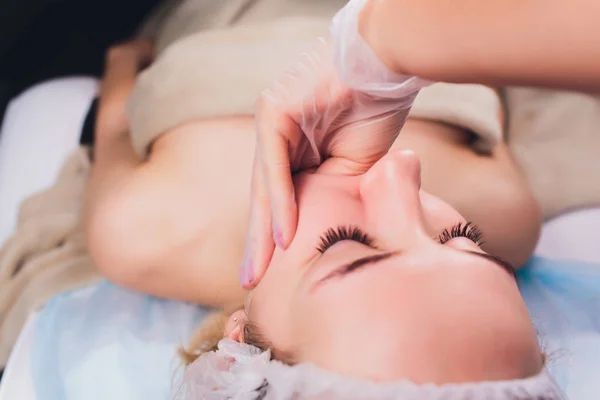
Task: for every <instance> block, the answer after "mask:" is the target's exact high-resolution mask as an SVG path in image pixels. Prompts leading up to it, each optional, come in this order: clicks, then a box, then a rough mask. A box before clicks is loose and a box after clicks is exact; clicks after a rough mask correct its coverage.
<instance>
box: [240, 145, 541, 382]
mask: <svg viewBox="0 0 600 400" xmlns="http://www.w3.org/2000/svg"><path fill="white" fill-rule="evenodd" d="M295 187H296V196H297V201H298V207H299V220H298V229H297V232H296V236H295V238H294V241H293V242H292V243H291V245H290V246H289V248H288V249H287V250H285V251H282V250H280V249H277V250H276V251H275V253H274V255H273V258H272V261H271V264H270V266H269V268H268V270H267V272H266V275H265V276H264V278H263V279H262V281H261V283H260V284H259V285H258V287H257V288H256V289H254V290H253V291H252V292H251V293H250V294H249V296H248V300H247V303H246V311H247V313H248V317H249V319H250V320H251V321H252V322H253V323H254V324H255V325H256V326H257V327H258V329H259V330H260V333H261V334H262V335H263V336H264V337H265V339H267V340H268V341H269V342H271V344H272V345H273V347H274V348H276V349H278V350H279V351H281V352H286V353H290V354H293V356H294V360H295V361H297V362H312V363H315V364H317V365H319V366H321V367H322V368H325V369H328V370H332V371H335V372H338V373H341V374H344V375H349V376H353V377H357V378H365V379H372V380H377V381H390V380H398V379H404V378H406V379H410V380H413V381H415V382H436V383H443V382H464V381H476V380H495V379H512V378H516V377H523V376H529V375H533V374H535V373H537V372H538V371H539V370H540V368H541V365H542V356H541V352H540V349H539V347H538V344H537V337H536V332H535V329H534V327H533V326H532V323H531V320H530V317H529V315H528V313H527V310H526V308H525V305H524V303H523V300H522V299H521V296H520V295H519V291H518V288H517V285H516V282H515V279H514V277H513V275H512V274H511V273H510V272H509V271H507V270H506V269H505V268H504V266H502V265H501V264H502V263H501V262H498V261H494V260H493V259H491V258H489V257H488V256H487V255H486V253H484V252H483V251H482V250H481V249H480V248H479V247H478V245H477V244H476V243H474V242H473V241H471V240H470V239H469V238H466V237H455V238H451V239H450V240H448V241H446V242H445V243H443V244H441V243H440V242H439V241H438V240H437V238H438V236H439V235H440V233H442V232H443V231H444V230H445V229H448V230H450V229H451V228H452V227H453V226H455V225H456V224H458V223H462V224H463V226H464V224H465V222H466V221H465V220H464V219H463V217H462V216H461V215H460V214H459V213H458V212H457V211H456V210H454V209H453V208H452V207H451V206H449V205H448V204H446V203H445V202H443V201H442V200H440V199H439V198H436V197H434V196H432V195H430V194H427V193H425V192H423V191H422V190H420V163H419V160H418V158H417V157H416V155H415V154H414V153H412V152H409V151H394V152H390V153H389V154H388V155H387V156H385V157H384V158H383V159H381V160H380V161H379V162H378V163H377V164H376V165H374V166H373V167H372V168H371V169H370V170H369V171H368V172H367V173H366V174H365V175H362V176H357V177H339V176H335V177H333V176H328V175H322V174H319V173H313V174H301V175H298V176H297V177H296V179H295ZM466 195H468V194H466ZM481 206H482V207H485V205H484V204H482V205H481ZM491 212H493V211H491ZM338 227H345V228H347V229H346V231H355V232H351V233H355V234H354V236H353V238H351V239H346V240H340V241H337V242H336V243H333V244H332V243H331V241H332V240H329V243H327V240H326V241H325V244H324V243H323V241H322V237H324V236H327V232H328V231H329V230H330V229H333V230H334V231H337V229H338ZM358 230H360V232H361V233H360V234H359V233H358V232H357V231H358ZM362 233H364V234H365V235H367V236H368V240H367V241H364V240H363V242H360V241H357V240H362V239H361V234H362ZM330 239H336V235H335V234H334V235H333V237H330ZM446 239H447V238H446ZM329 244H332V245H331V246H329ZM319 247H320V249H319ZM324 247H327V248H326V249H324ZM320 250H324V251H323V252H321V251H320Z"/></svg>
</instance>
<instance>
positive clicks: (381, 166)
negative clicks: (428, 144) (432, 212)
mask: <svg viewBox="0 0 600 400" xmlns="http://www.w3.org/2000/svg"><path fill="white" fill-rule="evenodd" d="M420 188H421V162H420V161H419V158H418V157H417V155H416V154H415V153H414V152H412V151H410V150H393V151H390V152H389V153H388V154H387V155H386V156H385V157H383V158H382V159H381V160H379V161H378V162H377V163H376V164H375V165H374V166H373V167H372V168H371V169H370V170H369V171H368V172H367V173H366V174H365V175H364V176H363V177H362V180H361V182H360V195H361V199H362V203H363V207H364V213H365V220H366V222H367V228H368V229H369V232H370V233H372V234H373V235H375V237H376V238H377V239H378V241H380V242H382V244H383V245H385V246H389V247H394V248H397V247H399V246H408V245H411V244H414V243H415V242H416V241H418V240H419V238H420V237H424V236H426V228H425V222H424V216H423V208H422V205H421V198H420V194H419V191H420Z"/></svg>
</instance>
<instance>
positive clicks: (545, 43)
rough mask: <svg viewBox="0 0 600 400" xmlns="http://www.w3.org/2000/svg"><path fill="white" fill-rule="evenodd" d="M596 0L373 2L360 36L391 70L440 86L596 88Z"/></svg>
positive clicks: (599, 82)
mask: <svg viewBox="0 0 600 400" xmlns="http://www.w3.org/2000/svg"><path fill="white" fill-rule="evenodd" d="M599 15H600V3H598V2H596V1H594V0H574V1H571V2H568V3H567V2H565V1H562V0H493V1H492V0H490V1H480V0H452V1H449V0H378V1H370V2H368V3H367V6H366V7H365V9H364V11H363V13H362V14H361V22H360V30H361V33H362V35H363V37H364V38H365V40H366V41H367V42H368V43H369V44H370V45H371V46H372V47H373V49H374V50H375V52H376V53H377V55H378V56H379V57H380V58H381V59H382V61H383V62H384V63H386V64H387V65H388V67H390V68H391V69H393V70H395V71H397V72H400V73H409V74H413V75H418V76H421V77H424V78H429V79H432V80H437V81H446V82H456V83H465V82H470V83H482V84H487V85H492V86H502V85H532V86H549V87H558V88H569V89H582V90H597V89H600V72H599V71H600V25H599V24H598V23H597V17H598V16H599Z"/></svg>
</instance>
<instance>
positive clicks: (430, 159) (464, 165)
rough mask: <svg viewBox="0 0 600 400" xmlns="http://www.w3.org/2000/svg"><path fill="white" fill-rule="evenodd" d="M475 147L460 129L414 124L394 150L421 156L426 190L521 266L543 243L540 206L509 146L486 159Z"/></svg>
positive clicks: (493, 250)
mask: <svg viewBox="0 0 600 400" xmlns="http://www.w3.org/2000/svg"><path fill="white" fill-rule="evenodd" d="M469 143H470V135H469V133H468V132H465V131H464V130H462V129H460V128H457V127H453V126H450V125H445V124H440V123H437V122H432V121H424V120H409V121H408V122H407V124H406V126H405V128H404V130H403V131H402V133H401V134H400V137H399V138H398V141H397V142H396V144H395V145H394V146H396V147H400V148H402V147H404V148H411V149H412V150H414V151H415V152H416V153H417V154H419V156H420V158H421V163H422V184H423V188H424V189H425V190H426V191H428V192H430V193H432V194H434V195H436V196H438V197H440V198H441V199H443V200H444V201H446V202H448V203H449V204H451V205H452V206H453V207H455V208H456V209H457V210H458V211H459V212H460V213H461V214H462V215H463V216H465V218H467V219H468V220H471V221H473V222H474V223H475V224H477V225H478V226H479V227H480V228H481V230H482V231H483V232H484V235H485V236H486V238H485V240H486V245H485V246H484V249H485V250H486V251H489V252H491V253H493V254H495V255H497V256H500V257H502V258H505V259H506V260H508V261H510V262H511V263H513V264H515V265H517V266H520V265H522V264H524V263H525V262H526V261H527V259H528V258H529V257H530V256H531V254H532V253H533V250H534V248H535V245H536V243H537V239H538V236H539V231H540V227H541V216H540V210H539V205H538V203H537V202H536V200H535V199H534V197H533V195H532V193H531V191H530V190H529V187H528V185H527V182H526V180H525V178H524V177H523V175H522V174H521V172H520V171H519V168H518V167H517V166H516V164H515V163H514V162H513V159H512V157H511V155H510V153H509V151H508V148H507V146H506V145H505V144H504V143H499V144H498V145H497V146H496V147H495V148H494V150H493V152H492V153H491V154H485V155H484V154H478V153H477V152H475V151H474V150H473V149H472V148H471V146H470V144H469Z"/></svg>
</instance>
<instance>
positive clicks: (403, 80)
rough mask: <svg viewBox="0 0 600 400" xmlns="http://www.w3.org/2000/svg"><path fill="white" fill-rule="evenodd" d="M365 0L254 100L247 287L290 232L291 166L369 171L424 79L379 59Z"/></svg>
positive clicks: (353, 4) (244, 270)
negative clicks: (363, 12) (367, 35)
mask: <svg viewBox="0 0 600 400" xmlns="http://www.w3.org/2000/svg"><path fill="white" fill-rule="evenodd" d="M362 4H364V1H350V2H349V3H348V5H347V6H346V7H345V8H344V9H342V10H341V11H340V12H339V13H338V14H337V15H336V17H335V18H334V20H333V22H332V25H331V32H332V35H331V37H329V38H319V39H318V40H317V42H316V43H315V45H314V47H313V48H312V50H310V51H309V52H306V53H304V54H302V55H301V57H300V60H299V61H298V63H297V64H296V65H295V66H294V67H292V68H291V69H290V70H289V71H287V72H286V73H285V74H284V75H283V76H281V77H280V78H279V79H277V80H276V81H275V82H274V83H273V84H272V85H271V86H270V87H269V88H268V89H266V90H264V91H263V93H262V95H261V96H260V99H259V100H258V103H257V109H256V118H257V128H258V135H257V147H256V154H255V161H254V167H253V175H252V199H251V214H250V227H249V234H248V238H247V242H246V252H245V256H244V261H243V263H242V266H241V268H240V280H241V282H242V285H243V286H244V287H245V288H251V287H254V286H255V285H256V284H258V282H259V281H260V279H261V278H262V276H263V274H264V272H265V270H266V268H267V266H268V264H269V262H270V260H271V256H272V254H273V251H274V248H275V244H277V245H278V246H279V247H282V248H286V247H287V246H288V245H289V244H290V242H291V241H292V239H293V237H294V235H295V232H296V225H297V218H298V212H297V207H296V200H295V198H294V186H293V183H292V173H293V172H296V171H299V170H306V169H312V168H315V167H318V168H317V170H316V171H317V172H316V173H327V174H342V175H359V174H362V173H364V172H366V171H367V170H368V169H369V168H370V167H371V166H372V165H373V164H374V163H375V162H376V161H377V160H379V159H380V158H381V157H383V156H384V155H385V154H386V153H387V152H388V150H389V149H390V147H391V146H392V144H393V143H394V141H395V139H396V137H397V136H398V134H399V132H400V129H401V128H402V126H403V124H404V122H405V120H406V117H407V115H408V112H409V110H410V107H411V105H412V103H413V101H414V99H415V97H416V95H417V94H418V91H419V90H420V89H421V88H422V87H423V86H426V85H427V84H428V83H427V82H425V81H422V80H420V79H418V78H415V77H409V76H404V77H402V76H399V75H396V74H394V73H392V72H391V71H388V70H387V68H386V67H385V66H384V65H383V64H382V63H381V62H380V61H379V60H378V59H377V57H376V56H375V55H374V53H373V52H372V50H371V49H370V48H369V46H368V45H367V44H366V43H365V42H364V41H363V40H362V38H361V37H360V34H359V33H358V23H357V18H358V12H359V11H360V6H361V5H362ZM341 38H343V40H342V39H341Z"/></svg>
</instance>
